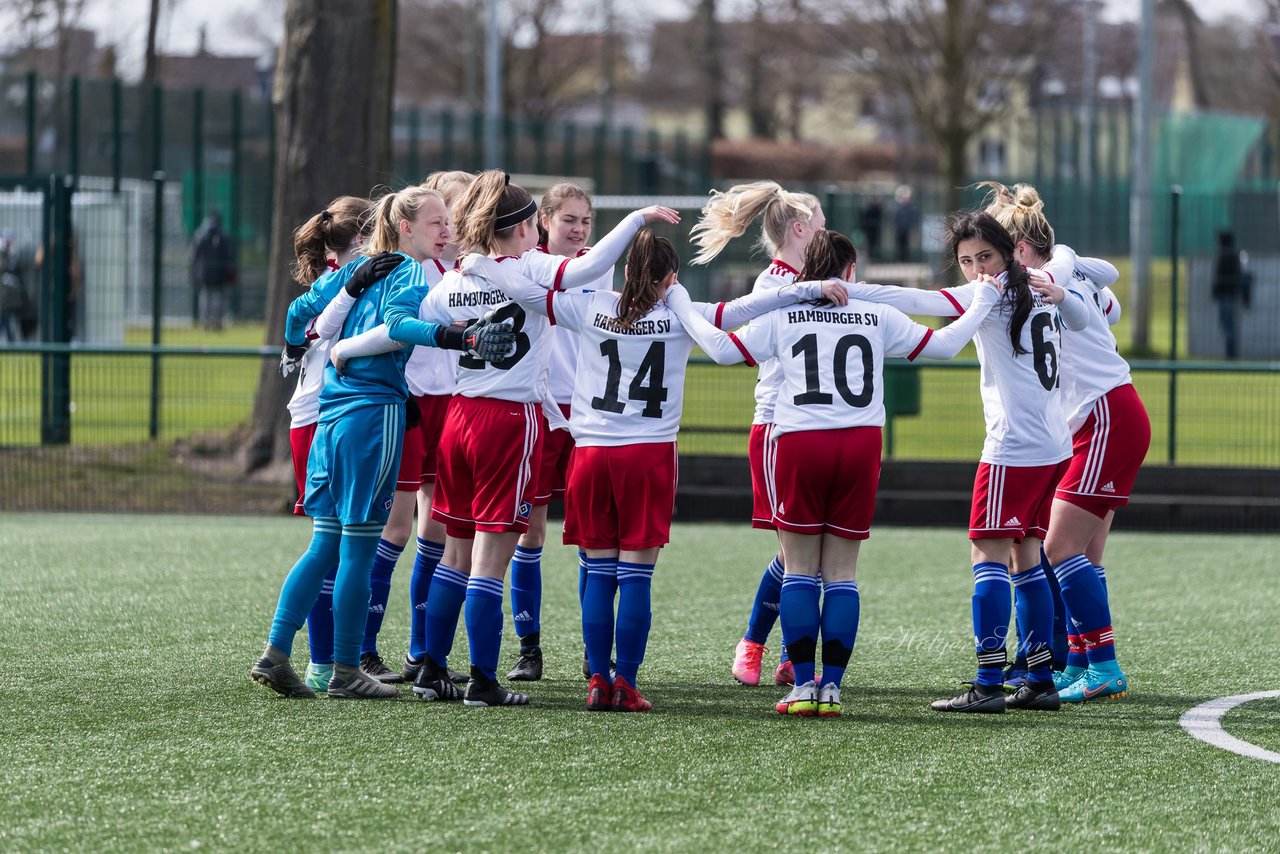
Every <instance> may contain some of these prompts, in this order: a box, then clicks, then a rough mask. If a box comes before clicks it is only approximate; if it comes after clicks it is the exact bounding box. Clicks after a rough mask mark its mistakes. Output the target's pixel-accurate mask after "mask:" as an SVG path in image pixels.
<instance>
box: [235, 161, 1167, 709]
mask: <svg viewBox="0 0 1280 854" xmlns="http://www.w3.org/2000/svg"><path fill="white" fill-rule="evenodd" d="M989 186H990V188H991V193H990V195H989V197H988V204H987V206H986V209H985V210H983V211H976V212H964V213H960V214H956V215H954V216H953V217H951V219H950V220H949V222H948V225H947V231H946V235H945V238H946V242H947V245H948V249H949V252H950V255H951V256H952V258H953V259H954V261H955V263H956V264H957V265H958V267H959V269H960V270H961V272H962V273H963V274H964V276H965V278H966V279H967V280H968V284H966V285H963V286H961V287H956V288H945V289H942V290H938V291H930V290H916V289H910V288H898V287H890V286H882V285H870V284H866V283H863V282H858V281H857V276H856V261H857V255H856V251H855V250H854V247H853V245H852V243H851V242H850V241H849V240H848V239H847V238H846V237H844V236H843V235H841V234H839V233H837V232H833V231H829V230H827V229H825V228H824V226H825V217H824V214H823V211H822V208H821V205H820V204H819V202H818V200H817V198H815V197H814V196H812V195H809V194H805V193H792V192H788V191H786V190H785V189H783V188H782V187H780V186H779V185H777V184H776V183H774V182H770V181H762V182H757V183H754V184H746V185H740V186H737V187H733V188H731V189H729V190H728V191H726V192H724V193H719V192H713V193H712V195H711V197H710V199H709V200H708V202H707V204H706V206H705V207H704V208H703V211H702V213H701V217H700V219H699V221H698V223H697V224H696V225H695V226H694V228H693V232H692V240H693V242H694V243H695V244H696V247H697V253H696V255H695V257H694V258H693V263H695V264H705V263H707V262H709V261H710V260H711V259H713V258H714V257H716V255H717V254H719V252H720V251H721V250H722V249H723V248H724V247H725V246H726V245H727V244H728V243H729V242H730V241H731V240H733V239H735V238H737V237H739V236H741V235H743V234H744V233H746V231H747V229H748V228H750V226H751V224H752V223H753V222H754V221H755V220H756V219H757V218H758V217H759V218H761V219H762V231H761V237H760V243H761V245H762V246H763V248H764V249H766V250H767V251H768V252H769V254H770V256H771V258H772V260H771V262H770V265H769V267H768V269H766V270H765V271H764V272H763V273H761V274H760V276H759V277H758V278H757V280H756V283H755V286H754V288H753V289H752V292H751V293H750V294H747V295H745V296H742V297H739V298H737V299H735V300H732V301H730V302H726V303H704V302H696V301H694V300H692V299H691V298H690V296H689V294H688V292H687V291H686V290H685V289H684V288H683V287H682V286H681V285H680V284H679V281H678V273H679V266H680V262H679V257H678V255H677V252H676V249H675V247H674V246H673V245H672V244H671V243H670V242H669V241H668V240H666V239H665V238H662V237H658V236H655V235H654V234H653V233H652V232H651V231H650V230H649V229H647V228H645V227H644V226H645V225H646V224H648V223H676V222H678V221H679V216H678V214H677V213H676V212H675V211H674V210H671V209H669V208H663V207H656V206H655V207H649V208H644V209H642V210H638V211H635V212H633V213H632V214H630V215H629V216H628V217H627V218H625V219H624V220H623V221H622V222H621V223H620V224H619V225H618V226H617V227H616V228H614V229H613V230H612V231H611V232H609V233H608V234H607V235H605V236H604V237H603V238H601V240H600V241H599V242H598V243H596V244H595V245H594V246H593V247H591V248H590V250H589V251H588V248H587V240H588V237H589V234H590V228H591V216H592V208H591V201H590V198H589V197H588V195H587V194H586V192H585V191H583V190H582V189H581V188H579V187H577V186H575V185H572V184H558V185H556V186H554V187H552V188H551V189H550V190H549V191H548V192H547V193H546V195H545V196H544V197H543V199H542V201H541V204H538V203H536V202H535V200H534V199H533V197H532V196H531V195H530V194H529V193H528V192H526V191H525V190H524V189H522V188H520V187H519V186H517V185H514V184H512V183H510V180H509V178H508V177H507V176H506V175H505V174H504V173H502V172H500V171H488V172H483V173H481V174H480V175H479V176H473V175H469V174H466V173H460V172H447V173H436V174H433V175H432V176H430V177H429V178H428V179H427V181H426V182H425V183H424V184H423V185H421V186H415V187H409V188H407V189H404V190H401V191H400V192H397V193H389V194H387V195H386V196H383V197H382V198H381V199H380V200H379V201H378V202H377V203H376V205H375V204H373V203H371V202H369V201H367V200H364V199H359V198H355V197H342V198H340V199H336V200H334V201H333V202H332V203H331V204H330V205H329V206H328V207H327V208H326V209H325V210H323V211H321V212H320V213H319V214H317V215H316V216H315V217H312V218H311V219H310V220H308V221H307V223H305V224H304V225H303V226H301V227H300V228H299V229H298V231H297V232H296V234H295V249H296V253H297V259H298V262H297V265H296V267H295V274H296V278H297V280H298V281H299V283H301V284H303V285H305V286H309V289H308V290H307V292H306V293H304V294H303V295H302V296H300V297H298V298H297V299H296V300H295V301H294V302H293V303H292V305H291V306H290V308H289V312H288V320H287V323H286V330H285V340H286V349H285V352H284V354H283V355H282V357H281V366H282V371H283V373H284V374H285V376H286V377H287V376H288V375H289V374H290V373H292V372H293V371H294V370H297V371H298V372H299V378H298V386H297V390H296V391H295V394H294V396H293V399H292V401H291V402H290V407H289V408H290V413H291V416H292V425H291V428H292V429H291V444H292V447H293V457H294V468H295V473H296V475H297V480H298V488H299V493H300V498H299V501H298V505H297V506H296V507H295V512H296V513H298V514H299V515H307V516H310V517H311V518H312V525H313V528H312V539H311V542H310V544H309V546H308V548H307V551H306V552H305V553H304V554H303V555H302V556H301V557H300V558H299V559H298V561H297V563H296V564H295V565H294V567H293V569H292V570H291V571H290V573H289V575H288V576H287V578H286V579H285V582H284V585H283V587H282V589H281V592H280V597H279V601H278V603H277V607H276V611H275V617H274V620H273V622H272V626H271V631H270V635H269V639H268V644H267V647H266V650H265V652H264V653H263V656H262V657H261V658H260V659H259V660H258V662H257V663H256V664H255V665H254V666H253V668H252V670H251V671H250V676H251V677H252V678H253V679H254V680H255V681H257V682H259V683H261V684H263V685H265V686H267V687H269V688H271V689H273V690H274V691H276V692H277V693H279V694H282V695H284V696H288V697H311V696H315V694H316V692H327V693H328V695H329V696H330V697H341V698H379V697H395V696H398V693H399V689H398V687H397V685H396V683H400V682H404V681H411V682H412V687H413V692H414V694H416V695H417V696H419V697H421V698H423V699H425V700H436V701H456V700H462V701H463V702H464V703H466V704H467V705H471V706H510V705H523V704H526V703H528V702H529V697H528V695H526V694H523V693H519V692H516V691H512V690H510V689H508V688H507V687H505V686H504V685H502V684H501V683H500V682H499V681H498V675H497V674H498V664H499V658H500V647H501V641H502V633H503V624H504V615H503V597H504V587H505V583H504V582H505V578H506V576H507V573H508V571H509V572H510V575H511V584H510V596H511V608H512V616H513V621H514V625H515V631H516V635H517V636H518V638H519V640H520V649H519V656H518V658H517V660H516V662H515V666H514V667H513V668H512V669H511V670H510V672H508V673H507V674H506V676H507V680H508V681H536V680H538V679H540V678H541V677H542V670H543V659H542V648H541V623H540V616H541V598H542V578H541V558H542V550H543V546H544V542H545V538H546V529H547V505H548V504H549V503H550V502H551V501H552V500H553V499H555V498H562V499H563V501H564V533H563V541H564V543H565V544H566V545H573V546H576V547H577V548H578V556H579V584H578V595H579V601H580V604H581V609H582V638H583V645H584V657H583V666H582V673H583V677H584V678H585V679H586V680H587V703H586V708H587V709H588V710H591V711H606V710H612V711H648V710H649V709H651V708H652V705H651V703H650V702H649V701H648V700H646V699H645V698H644V697H643V696H642V695H641V693H640V692H639V690H638V689H637V677H638V673H639V670H640V667H641V664H642V663H643V661H644V658H645V652H646V647H647V643H648V636H649V628H650V624H651V620H652V613H651V608H650V593H651V588H652V579H653V573H654V568H655V565H656V563H657V559H658V555H659V553H660V550H661V548H662V547H663V546H664V545H665V544H666V543H667V542H668V540H669V536H670V529H671V516H672V510H673V506H674V501H675V490H676V480H677V474H676V470H677V454H676V435H677V432H678V430H679V424H680V417H681V410H682V404H683V389H684V375H685V370H686V365H687V363H688V360H689V357H690V355H691V353H692V352H693V349H694V347H698V348H701V350H702V351H704V352H705V353H706V354H707V355H708V356H710V357H711V358H712V359H713V360H714V361H715V362H717V363H719V364H732V363H739V362H745V363H746V364H749V365H752V366H755V365H758V366H759V380H758V382H757V384H756V391H755V398H756V411H755V417H754V419H753V424H752V427H751V436H750V442H749V446H748V456H749V461H750V467H751V478H752V484H753V490H754V509H753V514H752V516H753V518H752V525H753V526H754V527H757V528H769V529H773V530H776V532H777V536H778V541H779V549H778V552H777V555H776V556H774V557H773V558H772V560H771V561H770V562H769V564H768V566H767V567H766V569H765V571H764V573H763V575H762V577H761V580H760V584H759V587H758V589H757V591H756V595H755V600H754V602H753V604H752V607H751V612H750V617H749V620H748V624H747V630H746V632H745V634H744V636H743V638H742V639H741V641H740V642H739V643H738V647H737V650H736V654H735V658H734V662H733V670H732V672H733V676H734V678H735V679H737V680H738V681H739V682H742V683H744V684H748V685H757V684H759V683H760V680H761V670H762V667H763V656H764V653H765V651H766V650H765V647H764V644H765V642H766V641H767V639H768V636H769V634H770V632H771V630H772V628H773V624H774V622H775V621H777V620H780V621H781V624H782V641H783V647H782V649H783V655H782V661H781V663H780V664H779V666H778V668H777V671H776V673H775V676H774V679H775V682H776V683H777V684H779V685H782V686H790V687H789V692H788V693H787V695H786V696H785V697H783V698H782V699H781V700H780V701H779V702H778V703H777V704H776V710H777V711H778V712H779V713H780V714H786V715H796V716H802V717H807V716H823V717H835V716H838V715H839V714H840V709H841V700H840V690H841V684H842V680H843V677H844V673H845V669H846V668H847V667H848V666H849V662H850V658H851V656H852V653H853V649H854V645H855V640H856V637H857V630H858V622H859V614H860V597H859V591H858V584H857V580H856V570H857V562H858V552H859V546H860V544H861V541H862V540H864V539H866V538H867V537H868V536H869V533H870V529H871V520H872V514H873V509H874V505H875V494H876V488H877V483H878V480H879V473H880V457H881V428H882V427H883V425H884V421H885V410H884V402H883V387H884V382H883V371H884V359H885V358H886V357H904V358H906V359H909V360H915V359H917V358H930V359H949V358H952V357H954V356H955V355H956V354H957V353H958V352H959V351H960V350H961V349H963V348H964V346H965V345H966V344H968V343H969V341H971V340H973V341H974V342H975V346H976V349H977V354H978V360H979V363H980V366H981V370H980V375H981V383H980V392H981V396H982V402H983V410H984V415H985V420H986V427H987V438H986V442H985V445H984V448H983V452H982V457H981V462H980V465H979V468H978V475H977V479H976V481H975V484H974V495H973V504H972V511H971V518H970V530H969V537H970V540H971V549H972V563H973V573H974V594H973V622H974V625H973V629H974V638H975V648H976V654H977V676H976V678H975V679H974V680H972V681H971V682H969V683H967V687H966V689H965V690H964V691H963V692H962V693H960V694H959V695H958V696H955V697H952V698H948V699H943V700H939V701H937V702H935V703H934V704H933V708H934V709H935V710H938V711H952V712H1004V711H1005V710H1006V709H1034V710H1054V709H1058V708H1060V706H1061V704H1062V703H1063V702H1085V701H1089V700H1093V699H1098V698H1102V697H1119V696H1122V695H1123V694H1124V692H1125V691H1126V690H1127V688H1128V679H1127V677H1126V676H1125V675H1124V673H1123V672H1122V671H1121V670H1120V668H1119V665H1118V664H1117V662H1116V656H1115V644H1114V639H1113V637H1112V631H1111V618H1110V607H1109V603H1108V600H1107V591H1106V585H1105V575H1104V572H1103V568H1102V553H1103V549H1104V547H1105V543H1106V538H1107V533H1108V531H1109V530H1110V525H1111V520H1112V518H1113V516H1114V512H1115V509H1116V508H1117V507H1119V506H1122V505H1123V504H1125V503H1126V502H1127V500H1128V495H1129V490H1130V488H1131V487H1132V484H1133V481H1134V478H1135V476H1136V474H1137V470H1138V468H1139V466H1140V465H1141V463H1142V460H1143V457H1144V456H1145V454H1146V450H1147V446H1148V444H1149V442H1150V425H1149V421H1148V419H1147V415H1146V412H1145V409H1144V408H1143V405H1142V402H1141V400H1140V399H1139V398H1138V396H1137V394H1136V392H1134V390H1133V385H1132V382H1131V379H1130V377H1129V370H1128V365H1127V364H1126V363H1125V362H1124V360H1123V359H1122V358H1121V357H1120V356H1119V354H1118V353H1117V352H1116V347H1115V340H1114V338H1113V336H1112V334H1111V331H1110V324H1112V323H1114V322H1115V320H1116V319H1117V318H1118V315H1119V309H1118V306H1117V304H1116V301H1115V298H1114V295H1113V294H1112V293H1111V291H1110V289H1109V288H1108V287H1107V286H1108V285H1110V284H1112V283H1113V282H1114V281H1115V280H1116V278H1117V277H1118V273H1117V271H1116V269H1115V268H1114V267H1113V266H1112V265H1110V264H1109V263H1107V262H1105V261H1102V260H1099V259H1095V258H1088V257H1084V256H1077V255H1076V254H1075V253H1074V252H1073V251H1072V250H1071V249H1069V248H1067V247H1065V246H1062V245H1061V244H1055V243H1054V237H1053V230H1052V228H1051V227H1050V226H1049V223H1048V221H1047V220H1046V219H1045V217H1044V214H1043V205H1042V203H1041V202H1040V199H1039V196H1038V194H1037V193H1036V192H1035V190H1034V188H1031V187H1028V186H1025V185H1018V186H1017V187H1014V188H1013V190H1012V191H1010V190H1008V189H1006V188H1005V187H1003V186H1001V185H998V184H991V185H989ZM628 248H629V251H627V250H628ZM624 252H627V254H626V259H625V265H624V275H623V285H622V289H621V291H620V292H614V290H613V278H614V276H613V271H614V266H615V264H616V263H617V261H618V259H619V258H621V257H622V256H623V253H624ZM908 314H917V315H931V316H941V317H948V318H951V319H952V322H951V323H950V324H948V325H946V326H945V327H943V328H941V329H936V330H935V329H932V328H931V327H928V326H924V325H922V324H919V323H916V322H915V321H913V320H911V319H910V318H909V317H908V316H907V315H908ZM731 330H732V331H731ZM415 511H416V516H417V523H416V535H417V537H416V540H417V543H416V554H415V560H414V565H413V574H412V577H411V580H410V584H409V598H410V607H411V621H410V636H409V643H408V654H407V655H406V657H405V660H404V664H403V667H402V668H400V669H398V670H393V669H392V668H390V667H388V666H387V665H386V663H385V662H384V661H383V659H382V657H381V655H380V654H379V652H378V647H377V639H378V634H379V631H380V629H381V625H382V618H383V615H384V613H385V609H386V604H387V600H388V594H389V591H390V585H391V574H392V570H393V569H394V567H395V565H396V562H397V560H398V559H399V557H400V555H401V553H402V551H403V549H404V548H405V547H406V546H407V545H408V542H409V540H410V538H411V536H412V535H413V534H414V533H415V523H414V517H415ZM1042 545H1043V548H1042ZM1015 605H1016V621H1015V622H1016V628H1017V642H1016V657H1015V661H1014V662H1013V663H1010V662H1009V660H1008V653H1007V650H1006V643H1007V636H1008V634H1009V623H1010V611H1011V610H1014V606H1015ZM460 618H462V619H464V621H465V625H466V637H467V645H468V652H469V656H470V669H469V673H467V674H463V673H459V672H455V671H454V670H452V669H450V667H449V663H450V662H449V657H450V655H451V654H452V652H453V649H452V647H453V641H454V637H455V634H456V632H457V628H458V621H459V619H460ZM304 622H305V623H306V625H307V630H308V637H309V642H310V644H309V645H310V653H311V661H310V663H309V665H308V667H307V671H306V674H305V677H299V676H298V675H297V673H296V672H295V671H294V670H293V668H292V666H291V664H290V655H291V653H292V647H293V639H294V636H295V635H296V633H297V632H298V631H299V630H300V629H301V628H302V626H303V624H304ZM819 665H820V667H819Z"/></svg>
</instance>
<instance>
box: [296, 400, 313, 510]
mask: <svg viewBox="0 0 1280 854" xmlns="http://www.w3.org/2000/svg"><path fill="white" fill-rule="evenodd" d="M316 424H317V422H315V421H312V422H311V423H310V424H304V425H303V426H301V427H292V428H290V430H289V450H290V452H291V453H292V456H293V479H294V481H296V482H297V484H298V500H297V502H295V503H294V505H293V515H295V516H305V515H307V511H305V510H303V509H302V499H303V498H305V497H306V496H307V456H308V455H309V454H310V453H311V440H312V439H313V438H315V435H316Z"/></svg>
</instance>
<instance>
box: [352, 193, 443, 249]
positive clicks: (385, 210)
mask: <svg viewBox="0 0 1280 854" xmlns="http://www.w3.org/2000/svg"><path fill="white" fill-rule="evenodd" d="M433 198H434V199H439V200H440V202H441V204H443V203H444V196H442V195H441V194H440V193H439V191H437V190H429V189H427V188H426V187H418V186H414V187H405V188H404V189H403V190H401V191H400V192H398V193H387V194H386V195H384V196H383V197H382V198H380V199H378V201H377V204H375V205H374V208H373V215H372V220H373V228H372V236H371V237H370V238H369V244H368V245H367V246H366V247H365V254H367V255H377V254H379V253H382V252H398V251H400V223H401V222H402V221H404V220H412V219H413V218H414V216H416V215H417V213H418V210H419V209H420V208H421V207H422V206H423V205H424V204H426V201H427V199H433Z"/></svg>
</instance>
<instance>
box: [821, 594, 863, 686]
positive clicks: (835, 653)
mask: <svg viewBox="0 0 1280 854" xmlns="http://www.w3.org/2000/svg"><path fill="white" fill-rule="evenodd" d="M861 610H862V598H861V597H860V596H859V595H858V582H856V581H828V582H827V583H826V584H824V585H822V684H823V685H826V684H827V683H828V682H834V683H835V684H836V687H839V685H840V681H841V680H842V679H844V671H845V668H847V667H848V666H849V658H850V657H851V656H852V655H853V644H854V642H855V641H856V640H857V639H858V617H859V614H860V612H861Z"/></svg>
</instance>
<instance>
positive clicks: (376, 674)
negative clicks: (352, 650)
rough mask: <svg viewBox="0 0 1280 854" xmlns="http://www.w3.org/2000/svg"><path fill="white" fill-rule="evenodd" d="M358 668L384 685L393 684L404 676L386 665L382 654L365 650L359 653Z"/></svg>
mask: <svg viewBox="0 0 1280 854" xmlns="http://www.w3.org/2000/svg"><path fill="white" fill-rule="evenodd" d="M360 669H361V670H363V671H364V672H365V673H368V674H369V675H370V676H372V677H373V678H374V679H377V680H378V681H379V682H382V683H383V684H386V685H394V684H398V683H400V682H403V681H404V677H403V676H401V675H400V674H399V673H396V672H395V671H394V670H392V669H391V668H390V667H387V665H386V662H384V661H383V660H382V656H380V655H378V654H377V653H376V652H366V653H362V654H361V655H360Z"/></svg>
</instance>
